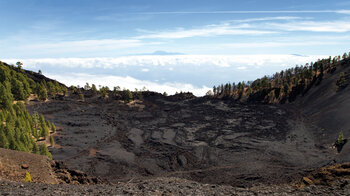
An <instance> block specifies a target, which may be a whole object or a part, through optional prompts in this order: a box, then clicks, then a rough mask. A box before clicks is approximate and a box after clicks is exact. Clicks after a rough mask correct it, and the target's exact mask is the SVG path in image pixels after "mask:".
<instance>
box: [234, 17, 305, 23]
mask: <svg viewBox="0 0 350 196" xmlns="http://www.w3.org/2000/svg"><path fill="white" fill-rule="evenodd" d="M302 19H305V18H303V17H297V16H276V17H260V18H247V19H240V20H229V21H228V22H238V23H246V22H260V21H274V20H282V21H283V20H286V21H288V20H302Z"/></svg>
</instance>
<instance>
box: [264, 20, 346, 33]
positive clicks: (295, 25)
mask: <svg viewBox="0 0 350 196" xmlns="http://www.w3.org/2000/svg"><path fill="white" fill-rule="evenodd" d="M264 26H265V28H267V29H275V30H283V31H310V32H333V33H344V32H349V31H350V23H349V21H348V20H336V21H298V22H287V23H266V24H264Z"/></svg>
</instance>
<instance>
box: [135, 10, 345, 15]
mask: <svg viewBox="0 0 350 196" xmlns="http://www.w3.org/2000/svg"><path fill="white" fill-rule="evenodd" d="M349 12H350V10H346V9H344V10H242V11H236V10H226V11H173V12H166V11H165V12H140V13H136V14H147V15H167V14H301V13H308V14H313V13H314V14H320V13H338V14H349Z"/></svg>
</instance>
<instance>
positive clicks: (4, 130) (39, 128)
mask: <svg viewBox="0 0 350 196" xmlns="http://www.w3.org/2000/svg"><path fill="white" fill-rule="evenodd" d="M21 66H22V63H20V62H18V63H17V66H16V67H15V66H13V65H8V64H6V63H3V62H0V94H1V97H0V111H1V112H0V122H1V124H0V147H1V148H6V149H12V150H18V151H24V152H32V153H35V154H41V155H47V156H49V157H50V158H51V153H50V152H49V150H48V148H47V144H46V142H45V141H46V140H47V139H48V140H49V141H50V143H51V144H50V145H51V146H53V145H54V140H53V136H52V135H51V133H54V132H55V131H56V127H55V125H54V124H53V123H50V122H49V121H47V120H45V118H44V116H43V115H42V114H38V113H33V114H29V113H28V111H27V109H26V107H25V103H27V102H28V100H29V99H37V100H41V101H45V100H46V99H47V98H48V96H56V95H57V94H65V93H66V92H67V89H66V88H65V87H64V86H63V85H61V84H58V82H53V81H48V82H46V80H45V77H44V76H41V74H34V73H33V72H29V71H25V70H23V69H22V67H21ZM35 75H37V76H39V77H35ZM28 76H30V77H28ZM33 79H34V80H33Z"/></svg>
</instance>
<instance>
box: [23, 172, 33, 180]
mask: <svg viewBox="0 0 350 196" xmlns="http://www.w3.org/2000/svg"><path fill="white" fill-rule="evenodd" d="M24 182H32V177H31V176H30V173H29V172H26V177H25V178H24Z"/></svg>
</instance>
